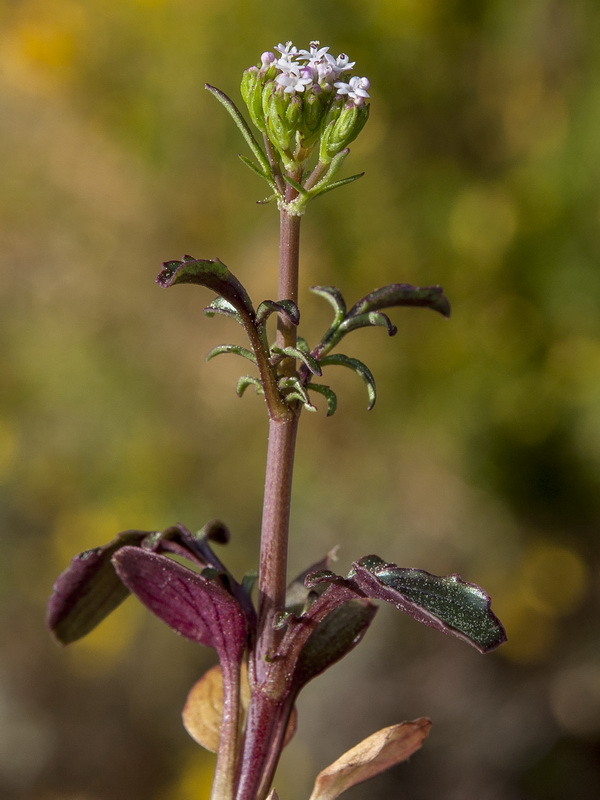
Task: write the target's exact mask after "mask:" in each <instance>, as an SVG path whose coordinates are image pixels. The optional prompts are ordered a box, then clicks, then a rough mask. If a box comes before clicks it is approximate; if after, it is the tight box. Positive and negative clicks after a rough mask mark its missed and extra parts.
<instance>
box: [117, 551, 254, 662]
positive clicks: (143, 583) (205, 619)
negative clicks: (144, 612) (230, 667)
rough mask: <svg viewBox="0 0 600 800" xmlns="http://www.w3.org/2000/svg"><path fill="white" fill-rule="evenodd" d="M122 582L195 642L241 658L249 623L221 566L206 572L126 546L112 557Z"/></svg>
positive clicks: (227, 657) (231, 657)
mask: <svg viewBox="0 0 600 800" xmlns="http://www.w3.org/2000/svg"><path fill="white" fill-rule="evenodd" d="M113 564H114V565H115V569H116V570H117V573H118V575H119V577H120V578H121V580H122V581H123V583H124V584H125V585H126V586H127V587H128V588H129V590H130V591H131V592H133V593H134V594H135V595H136V596H137V598H138V599H139V600H141V602H142V603H143V604H144V605H145V606H146V607H147V608H149V609H150V611H152V612H153V613H154V614H156V616H157V617H159V618H160V619H162V620H163V622H166V623H167V625H169V627H170V628H172V629H173V630H174V631H176V632H177V633H179V634H181V635H182V636H185V637H186V638H187V639H191V640H192V641H193V642H197V643H199V644H204V645H206V646H207V647H213V648H214V649H215V650H216V651H217V653H218V654H219V659H220V661H221V662H222V663H223V662H226V661H230V660H233V661H237V662H240V661H241V658H242V654H243V652H244V650H245V648H246V642H247V637H248V624H247V620H246V616H245V615H244V612H243V610H242V608H241V606H240V604H239V603H238V602H237V600H235V599H234V597H233V596H232V595H231V594H230V593H229V591H227V589H226V588H225V587H224V586H223V584H222V583H221V582H220V579H219V573H217V572H216V570H211V569H205V570H203V572H202V573H201V574H198V573H197V572H193V571H192V570H191V569H188V568H187V567H184V566H182V565H181V564H178V563H177V562H175V561H172V560H171V559H169V558H168V557H167V556H160V555H156V554H155V553H149V552H147V551H144V550H141V549H140V548H137V547H123V548H121V549H120V550H119V551H118V552H117V553H116V554H115V555H114V556H113Z"/></svg>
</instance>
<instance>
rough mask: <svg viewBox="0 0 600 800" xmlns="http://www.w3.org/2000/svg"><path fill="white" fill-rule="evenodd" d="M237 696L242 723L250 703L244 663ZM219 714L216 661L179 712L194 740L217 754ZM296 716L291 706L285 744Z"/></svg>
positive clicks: (219, 684)
mask: <svg viewBox="0 0 600 800" xmlns="http://www.w3.org/2000/svg"><path fill="white" fill-rule="evenodd" d="M240 695H241V696H240V706H241V712H242V713H241V716H242V719H241V725H242V726H243V724H244V720H245V718H246V712H247V710H248V705H249V703H250V686H249V685H248V672H247V669H246V665H245V664H242V674H241V689H240ZM222 716H223V680H222V676H221V667H220V665H219V664H217V665H216V666H214V667H211V668H210V669H209V670H208V672H206V673H205V674H204V675H203V676H202V677H201V678H200V680H198V681H196V683H195V684H194V685H193V686H192V688H191V689H190V691H189V694H188V696H187V700H186V702H185V706H184V707H183V712H182V718H183V726H184V728H185V729H186V731H187V732H188V733H189V735H190V736H191V737H192V739H193V740H194V741H195V742H197V743H198V744H199V745H201V746H202V747H204V748H205V749H206V750H210V752H211V753H216V752H217V750H218V749H219V739H220V735H221V718H222ZM296 719H297V714H296V709H294V710H293V712H292V716H291V717H290V721H289V723H288V727H287V731H286V734H285V741H284V745H286V744H288V742H289V741H290V740H291V739H292V737H293V735H294V734H295V732H296Z"/></svg>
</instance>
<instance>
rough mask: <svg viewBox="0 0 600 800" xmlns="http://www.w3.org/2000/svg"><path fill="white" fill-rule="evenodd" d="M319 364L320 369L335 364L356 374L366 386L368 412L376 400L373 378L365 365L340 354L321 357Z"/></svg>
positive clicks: (356, 359)
mask: <svg viewBox="0 0 600 800" xmlns="http://www.w3.org/2000/svg"><path fill="white" fill-rule="evenodd" d="M319 363H320V364H321V366H322V367H327V366H330V365H331V364H337V365H339V366H342V367H348V368H349V369H351V370H354V372H356V374H357V375H358V376H359V377H360V378H362V379H363V381H364V382H365V384H366V386H367V394H368V395H369V405H368V406H367V410H368V411H370V410H371V409H372V408H373V406H374V405H375V400H376V392H375V378H374V377H373V373H372V372H371V370H370V369H369V368H368V367H367V365H366V364H363V362H362V361H359V360H358V358H350V357H349V356H345V355H342V354H341V353H334V355H330V356H323V358H321V359H320V360H319Z"/></svg>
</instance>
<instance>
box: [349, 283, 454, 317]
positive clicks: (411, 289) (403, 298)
mask: <svg viewBox="0 0 600 800" xmlns="http://www.w3.org/2000/svg"><path fill="white" fill-rule="evenodd" d="M393 306H419V307H422V308H431V309H433V311H438V312H439V313H440V314H442V315H443V316H444V317H449V316H450V313H451V309H450V303H449V302H448V298H447V297H446V296H445V295H444V292H443V290H442V288H441V287H440V286H424V287H421V286H411V285H410V284H409V283H392V284H390V285H389V286H384V287H383V288H381V289H375V291H373V292H371V293H370V294H368V295H367V296H366V297H363V298H362V300H359V301H358V303H356V304H355V305H354V306H353V307H352V308H351V309H350V311H349V312H348V315H347V317H348V318H350V317H356V316H358V315H360V314H365V313H367V312H370V311H379V310H380V309H382V308H392V307H393Z"/></svg>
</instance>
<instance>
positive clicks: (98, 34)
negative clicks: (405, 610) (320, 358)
mask: <svg viewBox="0 0 600 800" xmlns="http://www.w3.org/2000/svg"><path fill="white" fill-rule="evenodd" d="M599 33H600V8H599V7H598V5H597V3H596V2H595V0H571V2H569V3H565V2H560V0H530V2H526V3H507V2H502V0H479V1H478V2H468V1H467V0H462V1H461V0H446V2H444V3H438V2H434V0H371V2H369V3H365V2H360V3H359V2H357V1H356V0H348V2H346V3H344V4H343V5H342V6H341V7H340V6H337V5H336V4H333V5H331V4H324V3H322V2H313V1H312V0H309V1H308V2H305V3H302V4H294V5H293V6H290V5H289V4H283V3H276V2H273V1H272V0H261V2H260V3H258V2H254V1H250V0H244V1H243V2H242V0H218V2H217V1H216V0H195V1H194V0H171V1H169V0H118V1H117V0H112V1H110V0H87V2H86V3H80V2H76V0H3V2H0V82H1V86H0V106H1V112H0V162H1V165H2V167H1V174H2V186H1V189H0V215H1V225H0V243H1V248H0V253H1V255H0V259H1V260H2V262H3V266H2V290H1V292H0V314H1V321H0V336H1V344H0V361H1V363H2V369H1V373H2V379H1V380H2V390H1V393H0V403H1V416H0V480H1V481H2V488H1V494H2V499H1V507H0V515H1V522H2V526H1V527H2V531H1V537H2V556H1V559H0V575H1V582H0V592H1V596H2V614H1V617H0V630H1V633H2V641H3V644H2V651H1V653H2V654H1V656H0V707H1V713H0V794H1V795H2V797H4V798H7V800H126V799H127V800H131V798H142V797H143V798H146V800H203V798H208V794H209V787H210V778H211V773H212V768H213V758H214V757H213V756H212V755H210V754H208V753H205V752H204V751H201V750H200V749H199V748H198V747H197V746H196V745H195V744H194V743H193V742H192V740H191V739H189V738H188V737H187V734H186V733H185V732H184V730H183V728H182V727H181V724H180V709H181V707H182V706H183V703H184V700H185V696H186V693H187V691H188V689H189V687H190V686H191V684H192V683H193V682H194V681H195V680H196V679H197V678H198V677H199V676H200V675H201V674H202V673H203V671H204V670H205V669H206V668H207V667H208V666H210V665H211V664H212V663H213V661H214V659H213V656H212V653H211V652H209V651H208V650H203V649H202V648H198V647H195V646H194V645H192V644H191V643H190V642H187V641H184V640H183V639H181V638H179V637H177V636H175V635H174V634H173V633H172V632H171V631H170V630H168V629H167V628H166V626H164V625H163V624H162V623H160V622H159V621H158V620H156V619H154V618H151V617H150V615H149V614H148V613H146V612H145V611H143V609H142V608H141V607H140V606H139V604H138V603H137V601H136V600H132V599H130V600H128V601H127V602H126V603H125V604H124V605H123V606H122V607H121V608H120V609H119V611H118V612H117V613H115V614H114V616H113V617H112V618H110V619H109V620H108V621H106V622H105V623H103V624H102V625H101V626H100V627H99V628H98V629H97V630H96V631H95V632H94V633H93V634H92V635H90V636H89V637H88V638H86V639H84V640H82V641H81V642H79V643H77V644H75V645H73V646H71V647H70V648H68V649H62V648H60V647H58V646H57V645H56V644H55V643H54V642H53V641H52V640H51V638H50V636H49V634H48V633H47V632H46V630H45V626H44V614H45V603H46V599H47V597H48V595H49V592H50V590H51V586H52V582H53V580H54V578H55V577H56V575H57V574H58V573H59V572H60V571H61V570H62V569H64V568H65V566H66V565H67V564H68V562H69V560H70V558H71V557H72V556H73V555H74V554H75V553H77V552H79V551H81V550H84V549H86V548H89V547H93V546H95V545H98V544H102V543H104V542H107V541H108V540H109V539H111V538H112V537H113V536H114V535H115V534H116V533H117V532H118V531H120V530H124V529H127V528H141V529H148V530H154V529H161V528H164V527H166V526H168V525H170V524H172V523H175V522H182V523H184V524H185V525H187V526H188V527H190V528H192V529H196V528H199V527H200V526H201V525H202V524H203V523H204V522H206V521H207V520H209V519H212V518H215V517H216V518H222V519H224V520H225V522H227V523H228V525H229V526H230V528H231V530H232V534H233V539H232V543H231V544H230V545H229V546H228V552H227V553H226V554H224V557H225V558H226V559H228V564H229V565H230V567H231V569H232V570H233V571H234V572H235V573H236V574H238V575H241V574H243V572H245V571H246V570H248V569H252V568H254V567H255V566H256V552H257V541H258V540H257V536H258V533H257V532H258V529H259V524H260V494H261V488H262V483H263V468H264V451H265V433H266V422H265V414H264V408H263V406H262V403H261V401H260V400H259V399H257V398H256V397H254V396H253V395H252V394H251V392H248V396H246V397H244V398H243V399H242V400H239V399H238V398H237V397H236V395H235V392H234V386H235V381H236V379H237V376H238V375H239V374H240V371H244V369H245V367H244V366H243V364H242V362H239V360H237V359H235V358H231V359H219V360H217V361H215V362H211V363H210V364H205V363H204V362H203V356H204V353H205V352H206V351H207V350H208V349H209V348H210V347H212V346H214V345H215V344H217V343H219V342H223V341H225V342H226V341H241V340H239V332H238V331H237V329H236V330H234V329H233V328H232V326H231V323H229V322H228V321H227V320H225V319H221V318H216V319H213V320H207V319H205V318H204V317H203V314H202V309H203V307H204V306H205V305H206V304H207V302H209V299H210V293H209V292H205V291H204V290H199V289H196V288H189V287H185V288H179V287H178V288H176V289H173V290H172V291H168V292H164V291H162V290H160V289H159V288H158V287H157V286H156V285H155V283H154V278H155V275H156V274H157V273H158V271H159V269H160V264H161V262H162V261H163V260H167V259H173V258H178V257H180V256H181V255H182V254H183V253H191V254H192V255H194V256H196V257H209V258H214V257H216V256H218V257H220V258H221V259H222V260H223V261H224V262H225V263H226V264H227V265H228V266H229V267H230V268H231V269H232V270H233V271H234V272H235V273H236V274H237V276H238V277H239V278H240V279H241V280H242V281H243V282H244V283H245V284H246V286H247V287H248V290H249V292H250V294H251V296H252V298H253V299H254V301H255V302H259V301H260V300H262V299H264V298H266V297H273V296H274V294H275V291H276V290H275V288H274V287H275V273H274V269H275V264H276V257H277V254H276V242H277V219H276V213H275V209H274V207H273V206H266V207H265V206H260V205H256V204H255V202H254V201H255V200H258V199H261V198H262V197H263V196H264V187H263V185H262V184H261V182H260V181H259V180H258V178H256V176H254V175H253V174H252V173H250V172H249V171H248V170H246V169H245V167H244V166H243V165H242V164H241V163H240V162H239V160H237V158H236V154H237V153H238V152H244V147H245V145H244V143H243V141H242V140H241V138H240V136H239V134H238V132H237V130H236V129H235V128H234V126H233V125H232V124H231V122H230V120H229V118H228V117H227V115H226V113H225V111H224V110H223V108H222V107H220V106H219V105H218V104H217V103H216V102H215V100H214V98H212V97H211V96H210V95H209V94H208V93H207V92H205V91H204V89H203V85H204V83H205V82H209V83H213V84H216V85H217V86H219V87H220V88H222V89H223V90H224V91H226V92H227V93H228V94H230V95H231V96H232V97H233V98H234V99H236V100H238V99H239V93H238V85H239V79H240V76H241V72H242V70H243V69H244V68H246V67H247V66H250V65H251V64H253V63H256V62H257V61H258V59H259V56H260V53H261V52H262V51H263V50H266V49H270V48H272V47H273V46H274V45H275V44H277V43H278V42H280V41H281V42H285V41H286V40H288V39H291V40H293V41H294V42H295V43H296V44H297V45H298V46H299V47H306V46H307V45H308V43H309V41H310V40H312V39H320V40H321V43H322V44H328V45H330V46H331V49H332V52H333V53H334V54H335V55H337V53H339V52H342V51H344V52H347V53H348V54H349V55H350V56H351V58H352V60H356V61H357V65H356V72H357V74H359V75H367V76H368V77H369V78H370V80H371V84H372V108H371V119H370V121H369V123H368V125H367V127H366V128H365V130H364V132H363V133H362V135H361V137H360V138H359V139H358V140H357V141H356V142H355V144H354V145H353V146H352V155H351V158H350V160H349V162H348V165H347V167H346V173H345V174H352V173H354V172H358V171H362V170H365V172H366V175H365V177H364V178H363V179H362V180H361V181H360V182H357V183H355V184H353V185H352V186H349V187H346V188H344V189H342V190H340V191H339V192H335V193H332V194H328V195H327V196H326V197H324V198H322V199H319V201H318V202H317V203H314V204H313V205H312V206H311V207H310V209H309V213H308V215H307V217H306V219H305V220H304V222H303V241H302V248H303V249H302V278H301V292H300V305H301V308H302V314H303V321H302V327H301V333H302V334H303V335H305V336H306V337H307V338H308V339H309V340H311V341H313V343H314V341H315V340H316V339H317V338H318V337H320V334H321V332H322V331H323V330H324V328H325V327H327V326H328V324H329V319H330V308H329V306H328V305H327V304H326V303H325V302H324V301H323V300H322V299H321V298H318V297H316V296H314V295H311V294H310V292H309V291H308V287H309V286H311V285H312V284H315V283H322V284H334V285H337V286H340V287H341V288H342V289H343V291H344V293H345V296H346V298H347V300H348V302H349V303H354V302H355V301H356V300H357V299H358V298H359V297H362V296H363V295H364V294H366V293H367V292H368V291H370V290H371V289H372V288H375V287H378V286H382V285H385V284H387V283H391V282H396V281H404V282H411V283H414V284H417V285H429V284H433V283H439V284H441V285H442V286H443V287H444V289H445V291H446V293H447V295H448V296H449V297H450V299H451V301H452V304H453V317H452V319H451V320H450V321H446V320H443V319H442V318H441V317H439V316H438V315H435V314H432V313H430V312H428V311H425V310H413V309H407V310H403V311H402V310H396V311H393V312H392V317H393V319H394V321H395V322H396V323H397V324H398V327H399V333H398V335H397V336H396V337H395V338H394V339H388V338H387V337H386V336H385V333H384V331H382V330H381V329H372V330H366V331H361V333H360V334H356V335H353V336H352V337H351V338H349V339H348V340H347V343H346V345H345V347H344V351H345V352H348V353H349V354H350V355H354V356H356V357H358V358H362V359H364V360H366V361H367V362H368V363H369V365H370V366H371V368H372V370H373V371H374V373H375V376H376V378H377V380H378V389H379V397H378V402H377V406H376V407H375V409H374V410H373V411H372V412H371V413H369V414H367V413H366V403H367V399H366V394H365V392H364V387H363V385H362V384H361V382H360V381H359V380H358V379H356V377H355V376H354V375H352V374H351V373H349V372H348V374H346V371H345V370H334V369H332V370H331V372H330V373H329V375H328V379H329V381H330V382H331V384H332V386H333V387H334V388H335V389H336V391H338V393H339V409H338V413H337V414H336V415H335V416H334V417H333V418H330V419H327V418H326V417H325V414H324V412H323V413H321V414H319V415H309V414H305V415H304V418H303V421H302V424H301V439H300V444H299V450H298V461H297V467H296V483H295V498H294V510H293V539H292V543H291V553H290V569H291V571H292V572H300V571H301V570H302V569H304V568H305V567H306V566H307V564H309V563H311V562H314V561H316V560H318V559H319V558H321V557H322V555H323V554H324V553H325V552H326V551H327V550H329V549H330V548H331V547H333V546H334V545H336V544H339V545H340V546H341V549H340V552H339V563H338V571H340V572H343V573H345V571H346V570H347V569H348V567H349V565H350V563H351V562H352V561H353V560H354V559H355V558H357V557H360V556H361V555H363V554H365V553H369V552H374V553H377V554H379V555H380V556H382V557H384V558H385V559H387V560H390V561H394V562H396V563H398V564H400V565H403V566H415V567H421V568H424V569H427V570H429V571H430V572H433V573H437V574H447V573H450V572H458V573H459V574H461V575H462V576H463V578H465V579H466V580H470V581H474V582H477V583H479V584H481V585H482V586H484V587H485V588H486V589H487V590H488V591H489V592H490V594H491V595H492V597H493V607H494V610H495V611H496V612H497V614H498V615H499V616H500V617H501V619H502V620H503V621H504V622H505V624H506V627H507V630H508V635H509V642H508V644H507V645H505V646H504V647H502V648H501V649H500V650H499V651H498V652H497V653H494V654H491V655H488V656H485V657H483V656H481V655H479V654H478V653H477V652H476V651H475V650H473V649H471V648H469V647H467V646H465V645H464V644H463V643H462V642H459V641H454V640H453V639H450V638H449V637H444V636H440V635H439V634H438V633H436V632H435V631H433V630H431V629H428V628H425V627H423V626H419V625H417V624H416V623H415V622H413V621H412V620H410V619H408V618H404V617H403V616H402V615H401V614H399V613H398V612H396V611H395V610H394V609H392V608H389V607H386V608H382V609H381V610H380V612H379V614H378V617H377V619H376V620H375V623H374V624H373V626H372V628H371V630H370V631H369V633H368V635H367V637H366V640H365V642H364V643H363V644H362V646H361V647H360V648H358V649H357V650H356V651H354V652H353V653H352V654H351V655H350V656H349V657H348V658H347V659H346V660H345V661H344V662H343V663H342V664H338V665H336V666H335V667H333V668H332V669H331V670H330V671H329V672H328V673H327V674H326V675H325V676H323V677H322V678H321V679H319V680H318V681H316V682H315V683H314V684H311V685H310V686H309V687H308V688H307V689H306V691H305V693H304V695H303V697H302V698H301V699H300V703H299V730H298V733H297V736H296V738H295V740H294V741H293V743H292V744H291V745H290V746H289V748H288V750H287V751H286V754H285V756H284V759H283V762H282V765H281V769H280V772H279V776H278V779H277V782H276V785H277V788H278V790H279V794H280V797H281V800H306V798H307V797H308V796H309V794H310V788H311V785H312V780H313V779H314V776H315V774H316V773H317V772H318V771H319V770H320V769H322V768H323V767H324V766H325V765H327V764H328V763H330V762H331V761H333V760H334V759H335V758H337V757H338V756H339V755H340V754H341V753H342V752H343V751H344V750H346V749H348V748H349V747H350V746H352V745H354V744H355V743H356V742H357V741H358V740H359V739H361V738H363V737H364V736H367V735H368V734H370V733H371V732H373V731H374V730H376V729H378V728H381V727H384V726H386V725H390V724H392V723H394V722H398V721H400V720H403V719H412V718H414V717H418V716H429V717H431V718H432V719H433V722H434V726H433V729H432V733H431V736H430V739H429V741H428V742H427V743H426V745H425V747H424V748H423V750H422V751H420V752H419V753H418V754H416V755H415V756H414V757H413V758H412V760H411V761H410V762H409V763H408V764H405V765H401V766H399V767H396V768H395V769H393V770H392V771H391V772H389V773H388V774H386V775H384V776H381V777H379V778H377V779H375V780H373V781H372V782H370V783H368V784H364V785H363V786H361V787H357V788H355V789H353V790H351V791H350V792H348V794H347V795H344V798H346V797H347V798H348V800H366V799H367V798H369V800H379V798H381V800H383V799H384V798H385V800H388V799H389V798H396V797H402V798H407V799H408V798H410V799H411V800H426V799H427V800H430V798H432V797H439V798H444V800H465V799H466V798H474V797H476V798H478V800H517V799H519V800H520V799H521V798H524V799H525V800H555V799H556V800H559V798H560V799H561V800H562V799H563V798H566V797H569V798H571V799H573V798H575V799H577V798H595V797H598V796H600V622H599V613H598V612H599V606H600V602H599V600H600V598H599V593H600V592H599V578H600V552H599V546H598V526H599V522H600V251H599V247H598V245H599V237H598V228H599V223H600V191H599V185H600V183H599V181H600V133H599V131H600V50H599V49H598V46H597V41H598V35H599ZM236 337H238V338H236Z"/></svg>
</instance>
